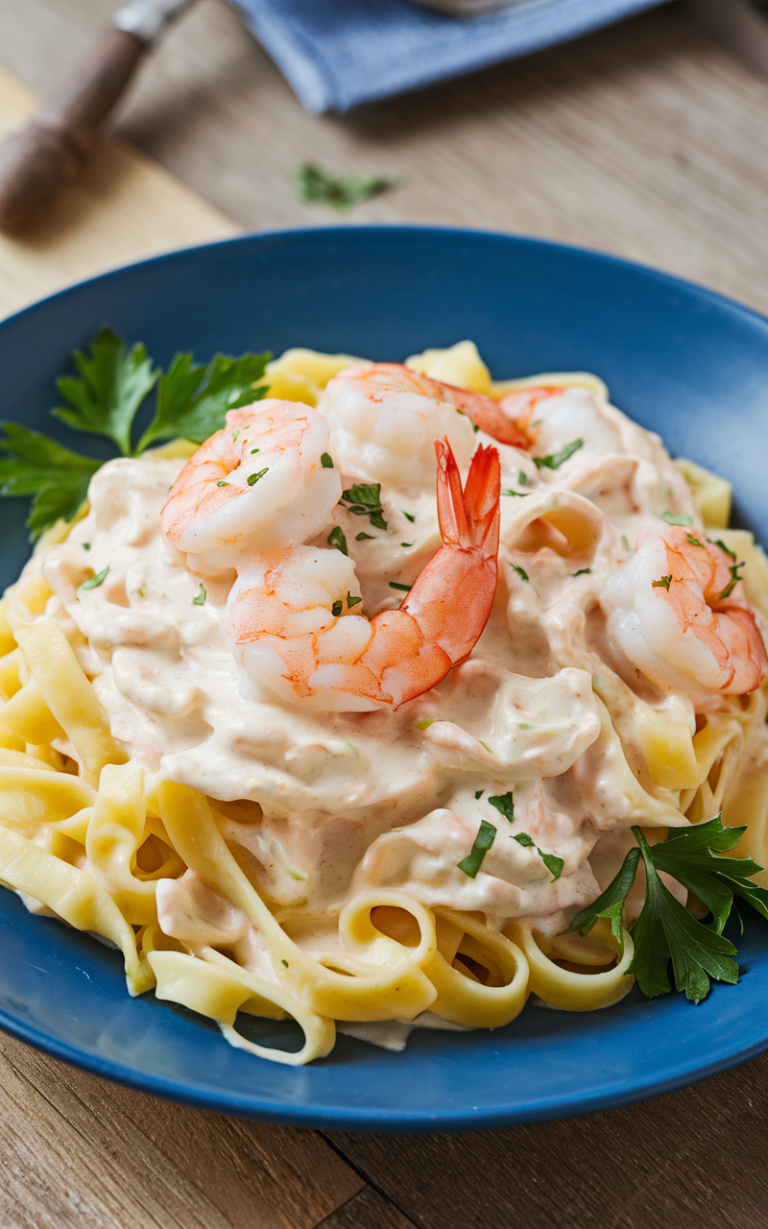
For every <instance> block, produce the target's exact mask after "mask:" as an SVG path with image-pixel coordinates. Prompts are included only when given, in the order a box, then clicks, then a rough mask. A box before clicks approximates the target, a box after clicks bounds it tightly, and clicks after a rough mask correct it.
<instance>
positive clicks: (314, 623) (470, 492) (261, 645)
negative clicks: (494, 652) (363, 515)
mask: <svg viewBox="0 0 768 1229" xmlns="http://www.w3.org/2000/svg"><path fill="white" fill-rule="evenodd" d="M434 447H435V452H436V454H437V462H438V474H437V506H438V516H439V520H440V530H441V533H442V536H443V546H442V547H441V549H440V550H439V551H438V552H437V554H436V555H435V556H434V557H433V558H432V559H431V560H430V562H429V563H428V564H427V566H426V567H425V568H424V570H423V571H422V572H421V574H420V575H419V577H418V579H417V580H416V583H415V584H414V585H413V587H412V588H411V590H410V592H409V593H408V595H407V596H406V597H405V598H404V600H403V603H402V605H401V606H400V608H399V609H398V610H386V611H381V613H379V614H377V615H376V616H375V618H373V619H370V620H369V619H368V618H366V617H365V616H364V615H361V614H359V613H357V612H356V610H355V607H357V606H358V605H359V603H360V602H361V600H362V599H361V598H360V596H359V589H358V587H357V583H356V580H355V574H354V563H353V561H352V560H351V559H348V558H347V557H346V556H345V555H343V554H342V553H341V552H340V551H337V550H326V549H314V548H312V547H307V546H298V547H295V548H293V549H288V550H283V551H276V552H274V553H271V554H269V555H262V556H261V557H260V558H258V559H254V560H253V561H252V562H250V563H248V564H247V565H246V566H245V567H244V568H243V569H242V570H241V571H240V574H239V575H238V579H237V581H236V582H235V585H234V587H233V589H232V591H231V593H230V597H229V601H228V604H227V615H226V623H225V626H226V627H227V630H228V632H229V634H230V635H231V636H232V638H233V640H234V642H235V645H236V651H237V652H238V654H239V656H240V660H241V662H242V665H243V667H244V669H245V671H246V673H247V675H248V676H250V678H251V679H253V680H254V681H255V682H257V683H259V684H262V685H265V686H266V687H268V688H269V689H271V690H272V691H274V692H276V693H278V694H279V695H281V696H282V697H284V698H285V699H287V700H289V701H291V702H293V703H300V702H302V703H304V704H306V705H307V706H308V707H313V708H317V709H322V710H326V711H341V712H353V711H359V712H362V711H366V710H372V709H378V708H385V709H394V708H397V707H398V706H399V705H401V704H404V703H405V702H406V701H407V700H412V699H413V698H414V697H415V696H418V695H421V694H422V693H423V692H425V691H428V690H429V689H430V688H431V687H434V686H435V684H436V683H439V682H440V680H441V679H442V678H444V677H445V675H446V674H447V673H448V671H449V670H450V669H451V667H452V666H454V665H456V663H457V662H460V661H462V660H463V659H464V658H465V657H466V656H467V655H468V654H469V653H470V652H471V651H472V649H473V648H474V646H475V644H476V643H477V640H478V639H479V637H480V634H481V632H482V631H483V628H484V627H485V624H486V622H487V620H488V616H489V614H490V611H491V606H492V604H493V598H494V593H495V590H496V575H497V566H496V556H497V551H498V543H499V492H500V469H499V458H498V453H497V452H496V450H495V449H494V448H484V447H482V446H481V447H480V448H478V450H477V452H476V454H475V456H474V459H473V461H472V465H471V468H470V471H469V476H468V478H467V482H466V486H465V488H464V491H463V492H462V489H461V479H460V477H459V471H458V466H457V464H456V460H455V458H454V455H453V452H452V451H451V447H450V444H449V443H448V442H447V441H445V440H436V441H435V443H434Z"/></svg>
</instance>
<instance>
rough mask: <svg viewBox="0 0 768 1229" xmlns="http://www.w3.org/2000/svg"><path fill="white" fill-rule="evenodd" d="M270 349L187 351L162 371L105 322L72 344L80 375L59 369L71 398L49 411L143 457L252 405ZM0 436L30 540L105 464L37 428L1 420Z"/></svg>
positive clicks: (2, 474)
mask: <svg viewBox="0 0 768 1229" xmlns="http://www.w3.org/2000/svg"><path fill="white" fill-rule="evenodd" d="M269 358H270V355H269V354H250V353H246V354H243V355H241V356H240V358H230V357H228V356H227V355H224V354H216V355H215V356H214V357H213V358H212V359H211V361H210V362H209V363H207V364H196V363H195V362H194V361H193V358H192V355H191V354H177V355H176V357H175V358H174V360H173V362H172V363H171V365H170V367H169V368H168V370H167V371H163V369H162V368H161V367H156V366H155V364H154V362H153V360H152V359H151V358H150V357H149V355H148V354H147V351H146V348H145V347H144V346H143V345H141V344H140V343H137V344H136V345H134V346H131V347H130V349H129V348H128V347H127V346H126V344H125V342H124V341H123V340H122V338H120V337H118V335H117V333H115V332H113V330H112V329H110V328H104V329H102V330H101V332H100V333H99V334H98V336H97V337H96V338H95V339H94V341H93V343H92V345H91V349H90V353H88V354H85V353H83V352H82V351H80V350H76V351H75V353H74V355H73V359H74V364H75V368H76V369H77V372H78V374H77V375H76V376H63V377H62V378H61V379H59V380H57V382H56V387H57V389H58V391H59V393H60V394H61V396H62V397H63V398H64V400H65V401H66V402H67V403H68V405H67V406H65V407H62V408H57V409H54V410H52V411H51V413H52V414H53V415H54V416H55V417H56V418H58V419H59V420H60V421H61V422H63V423H65V424H66V426H68V427H71V428H72V430H73V431H83V432H87V433H88V434H90V435H101V436H105V437H106V438H107V439H109V440H111V442H112V443H113V444H114V445H115V447H116V448H117V449H118V451H119V453H120V454H121V455H122V456H124V457H137V456H140V455H141V453H143V452H144V451H145V450H146V449H147V448H149V447H150V445H152V444H157V443H159V442H160V441H162V440H169V439H177V438H182V439H188V440H191V441H192V443H195V444H202V442H203V440H206V439H208V437H209V436H210V435H212V434H213V433H214V431H218V430H220V428H221V427H223V426H224V417H225V415H226V412H227V410H234V409H237V408H239V407H240V406H244V405H250V403H251V402H253V401H258V400H259V399H260V398H261V397H263V396H264V394H265V393H266V391H267V388H266V385H264V384H262V385H260V386H259V387H254V385H256V384H257V382H258V381H260V380H262V378H263V376H264V370H265V367H266V364H267V362H268V360H269ZM155 388H156V389H157V395H156V399H155V406H154V413H153V415H152V418H151V420H150V423H149V426H148V427H147V429H146V430H145V431H144V432H143V434H142V435H141V437H140V438H139V440H138V443H136V444H135V445H134V444H133V443H132V433H133V426H134V419H135V418H136V415H137V413H138V411H139V409H140V408H141V407H142V406H143V405H144V403H145V401H146V399H147V397H148V396H149V394H150V393H151V392H152V391H153V390H154V389H155ZM2 426H3V428H4V429H5V437H4V438H2V439H0V449H2V450H3V452H4V453H5V454H6V455H5V456H1V457H0V495H31V496H33V499H32V507H31V510H30V514H29V518H28V520H27V525H28V527H29V530H30V538H31V540H32V541H35V539H37V538H39V537H40V535H41V534H42V533H44V532H45V530H46V529H49V528H50V527H51V526H52V525H54V524H55V523H56V521H57V520H59V519H60V518H62V517H63V518H64V520H67V521H71V520H73V519H74V517H75V516H76V515H77V511H78V509H79V508H80V506H81V505H82V503H83V501H84V500H85V498H86V495H87V493H88V483H89V482H90V480H91V478H92V477H93V475H94V474H95V473H96V471H97V470H98V469H100V468H101V466H102V465H103V464H104V462H103V461H99V460H97V459H96V458H95V457H89V456H83V455H82V454H81V453H77V452H72V451H71V450H70V449H68V448H65V447H64V446H63V445H62V444H59V443H58V442H57V441H56V440H53V439H50V437H49V436H47V435H43V434H42V433H41V432H39V431H30V430H28V429H27V428H26V427H22V426H21V425H20V424H19V423H13V422H4V423H3V424H2Z"/></svg>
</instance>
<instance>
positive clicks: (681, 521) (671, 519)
mask: <svg viewBox="0 0 768 1229" xmlns="http://www.w3.org/2000/svg"><path fill="white" fill-rule="evenodd" d="M661 519H662V520H663V521H666V522H667V524H668V525H685V526H686V528H688V529H690V528H691V526H692V525H693V521H692V520H691V518H690V516H688V515H687V513H685V512H662V514H661Z"/></svg>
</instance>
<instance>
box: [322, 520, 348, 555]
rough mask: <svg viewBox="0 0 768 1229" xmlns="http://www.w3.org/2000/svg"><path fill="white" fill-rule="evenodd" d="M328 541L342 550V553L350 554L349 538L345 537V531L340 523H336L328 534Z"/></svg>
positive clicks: (330, 544)
mask: <svg viewBox="0 0 768 1229" xmlns="http://www.w3.org/2000/svg"><path fill="white" fill-rule="evenodd" d="M326 541H327V543H328V545H329V546H335V547H336V550H340V551H341V553H342V555H349V550H348V549H347V539H346V538H345V537H344V533H343V531H342V530H341V529H340V528H339V526H338V525H334V527H333V529H332V530H331V532H330V533H329V534H328V537H327V538H326Z"/></svg>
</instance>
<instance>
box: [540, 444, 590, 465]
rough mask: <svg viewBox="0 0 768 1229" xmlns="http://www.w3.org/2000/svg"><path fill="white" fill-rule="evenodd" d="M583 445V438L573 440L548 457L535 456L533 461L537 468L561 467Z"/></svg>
mask: <svg viewBox="0 0 768 1229" xmlns="http://www.w3.org/2000/svg"><path fill="white" fill-rule="evenodd" d="M583 446H584V441H583V440H571V442H570V444H566V445H565V448H561V449H560V451H559V452H553V453H550V455H549V456H548V457H534V458H533V463H534V465H535V466H536V468H537V469H559V468H560V466H561V465H563V464H564V463H565V462H566V461H567V460H568V458H569V457H572V456H573V454H574V452H578V451H579V449H580V448H583Z"/></svg>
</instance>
